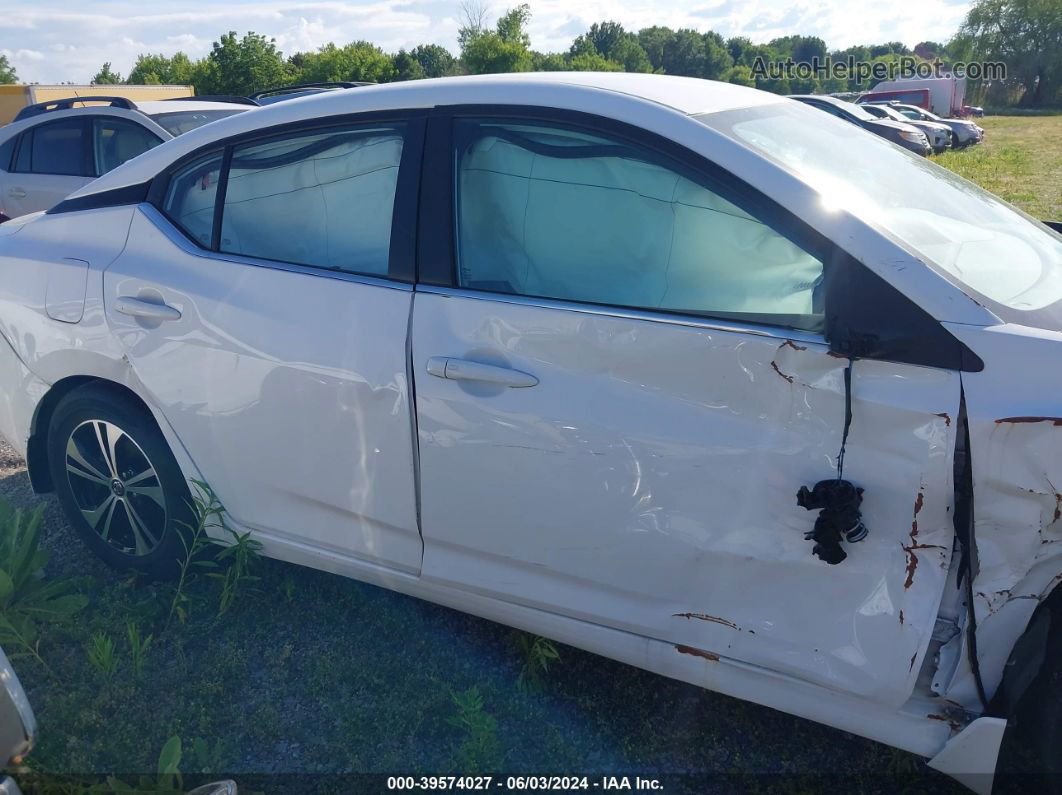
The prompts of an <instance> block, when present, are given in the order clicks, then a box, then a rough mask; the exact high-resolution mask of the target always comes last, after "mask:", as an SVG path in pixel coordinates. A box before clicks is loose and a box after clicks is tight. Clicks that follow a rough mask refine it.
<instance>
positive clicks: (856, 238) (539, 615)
mask: <svg viewBox="0 0 1062 795" xmlns="http://www.w3.org/2000/svg"><path fill="white" fill-rule="evenodd" d="M0 335H2V340H0V433H2V434H3V435H4V436H5V437H7V438H8V439H9V440H10V441H11V442H12V443H13V444H14V445H15V446H16V447H17V449H18V450H20V451H22V452H23V453H24V454H25V455H26V458H27V461H28V465H29V470H30V475H31V478H32V481H33V484H34V486H35V487H36V488H37V489H38V490H39V491H42V492H46V491H55V492H57V494H58V496H59V499H60V501H61V503H62V505H63V507H64V508H65V510H66V512H67V514H68V516H69V518H70V521H71V522H72V523H73V524H74V525H75V526H76V527H77V528H78V530H79V531H80V532H81V534H82V535H83V536H84V539H85V541H86V542H87V544H88V546H89V547H91V548H92V549H93V550H94V551H95V552H97V553H98V554H99V555H101V556H102V557H103V558H105V559H106V560H107V561H109V562H110V563H112V564H114V565H117V566H128V567H139V568H142V569H145V570H148V571H152V572H157V573H164V572H165V571H166V570H167V569H168V568H169V567H170V566H171V565H172V561H173V559H174V557H175V555H176V551H177V549H178V548H179V540H178V533H179V532H180V530H179V526H180V524H179V523H180V521H181V520H183V519H186V518H187V512H188V508H187V501H188V498H189V486H188V482H189V480H191V479H195V480H200V481H204V482H206V483H208V484H209V485H210V487H211V488H212V489H213V491H214V492H215V493H216V494H217V495H218V497H219V498H220V500H221V502H222V503H223V504H224V505H225V507H226V509H227V511H228V514H229V518H230V521H231V523H232V524H233V525H234V526H236V527H237V528H241V529H248V530H251V531H253V533H254V536H255V537H256V538H257V539H258V540H260V541H261V542H262V543H263V544H264V545H265V551H266V553H267V554H270V555H273V556H275V557H278V558H283V559H286V560H290V561H297V562H301V563H305V564H307V565H310V566H315V567H320V568H323V569H327V570H330V571H334V572H340V573H343V574H347V575H349V576H352V577H356V578H358V579H362V580H366V581H369V582H373V583H378V584H380V585H382V586H385V587H388V588H393V589H395V590H398V591H402V592H405V593H409V594H414V595H416V596H420V597H423V598H425V599H429V600H432V601H435V602H440V603H443V604H446V605H450V606H453V607H456V608H458V609H461V610H465V611H468V612H470V613H475V614H477V615H481V616H485V617H487V618H490V619H493V620H496V621H500V622H504V623H506V624H511V625H514V626H517V627H520V628H522V629H525V630H528V631H531V632H535V633H539V634H542V635H546V636H549V637H551V638H555V639H558V640H560V641H563V642H565V643H569V644H572V645H574V646H579V647H582V648H585V649H589V650H591V651H594V652H597V653H600V654H603V655H606V656H609V657H613V658H616V659H618V660H623V661H625V662H628V663H631V664H633V665H637V666H641V667H644V668H648V669H650V670H653V671H657V672H659V673H661V674H664V675H666V676H671V677H675V678H678V679H682V680H685V681H687V682H692V683H695V684H697V685H701V686H704V687H707V688H711V689H713V690H717V691H720V692H723V693H728V694H731V695H734V696H738V697H740V698H745V699H749V700H751V701H755V702H757V703H760V704H765V705H768V706H771V707H775V708H777V709H781V710H785V711H787V712H791V713H794V714H797V715H802V716H805V717H808V718H812V719H814V720H817V721H821V722H822V723H825V724H829V725H831V726H836V727H839V728H841V729H844V730H847V731H850V732H854V733H856V734H860V735H863V736H866V737H870V738H873V739H875V740H879V741H881V742H883V743H887V744H889V745H893V746H896V747H899V748H903V749H906V750H908V751H912V752H915V753H918V754H922V755H924V756H926V757H931V758H932V762H931V764H932V765H933V766H934V767H937V768H939V769H941V770H944V771H946V772H948V773H950V774H952V775H955V776H957V777H959V778H960V779H962V780H964V781H965V782H966V783H967V784H969V785H970V786H972V787H974V788H976V789H979V790H982V791H987V789H989V788H990V787H991V784H992V776H993V770H994V766H995V763H996V756H997V751H998V749H999V746H1000V740H1001V737H1002V733H1003V730H1004V727H1005V726H1006V725H1007V722H1008V720H1013V719H1015V717H1016V716H1018V715H1019V713H1020V716H1021V724H1022V725H1023V726H1024V727H1026V728H1031V729H1032V731H1031V733H1030V735H1029V736H1030V737H1032V738H1034V739H1033V740H1032V741H1033V742H1040V743H1042V752H1043V759H1042V761H1043V764H1044V766H1045V768H1047V769H1051V770H1053V769H1055V768H1057V766H1058V765H1059V758H1058V755H1057V754H1056V753H1055V748H1056V747H1057V745H1056V744H1057V743H1058V742H1059V739H1060V735H1059V726H1060V710H1062V707H1060V706H1059V704H1060V702H1062V689H1060V684H1059V681H1060V680H1059V676H1058V671H1059V670H1060V666H1062V657H1060V655H1059V654H1057V653H1051V654H1048V653H1046V650H1047V649H1048V648H1049V647H1053V648H1056V649H1057V648H1058V645H1059V641H1060V638H1062V626H1060V625H1059V620H1058V619H1057V618H1055V616H1057V615H1058V614H1057V613H1056V612H1054V610H1055V609H1056V608H1057V607H1058V606H1059V599H1058V598H1056V595H1055V592H1054V588H1055V586H1056V584H1057V583H1058V582H1059V581H1060V579H1062V521H1060V516H1062V372H1060V371H1059V370H1057V369H1055V367H1054V366H1053V365H1052V364H1051V362H1052V361H1054V358H1058V357H1059V352H1060V351H1062V237H1060V236H1059V235H1058V234H1057V233H1055V232H1053V231H1051V230H1050V229H1049V228H1048V227H1046V226H1044V225H1042V224H1040V223H1039V222H1037V221H1034V220H1033V219H1031V218H1028V217H1026V216H1024V215H1023V214H1021V213H1020V212H1018V211H1017V210H1015V209H1014V208H1012V207H1010V206H1009V205H1007V204H1006V203H1004V202H1002V201H1001V200H999V199H997V198H996V197H994V196H992V195H990V194H988V193H985V192H984V191H982V190H980V189H979V188H977V187H975V186H974V185H972V184H970V183H968V182H965V181H963V180H962V179H959V178H958V177H956V176H954V175H953V174H951V173H950V172H947V171H945V170H943V169H941V168H939V167H937V166H936V165H934V164H932V163H928V162H926V161H925V160H924V159H922V158H919V157H916V156H913V155H911V154H909V153H907V152H905V151H903V150H902V149H900V148H898V147H896V146H893V145H892V144H890V143H887V142H885V141H883V140H881V139H879V138H877V137H875V136H872V135H870V134H867V133H866V132H864V131H862V130H860V129H858V128H856V127H853V126H852V125H849V124H847V123H845V122H843V121H840V120H838V119H834V118H832V117H830V116H829V115H827V114H823V113H820V112H819V111H816V110H815V109H813V108H808V107H805V106H803V105H801V104H800V103H797V102H793V101H790V100H787V99H782V98H779V97H777V96H774V95H771V94H766V93H761V92H758V91H755V90H751V89H746V88H741V87H737V86H733V85H728V84H720V83H713V82H709V81H703V80H693V79H686V78H673V77H662V76H653V75H634V74H593V73H586V74H544V75H508V76H492V77H482V78H451V79H444V80H422V81H414V82H409V83H402V84H397V85H387V86H372V87H363V88H356V89H350V90H345V91H337V92H330V93H327V94H322V95H319V96H315V97H309V98H306V99H300V100H295V101H292V102H284V103H279V104H277V105H274V106H271V107H269V108H265V109H262V110H260V111H256V112H255V113H248V114H241V115H238V116H233V117H231V118H228V119H224V120H222V121H219V122H216V123H214V124H211V125H209V126H207V127H203V128H201V129H199V130H195V131H192V132H189V133H187V134H186V135H183V136H181V137H180V138H178V139H176V140H173V141H170V142H167V143H165V144H163V145H161V146H159V147H157V148H155V149H152V150H151V151H149V152H147V153H146V154H144V155H142V156H140V157H137V158H135V159H134V160H132V161H130V162H128V163H126V164H125V165H123V166H121V167H119V168H117V169H116V170H114V171H113V172H111V173H109V174H107V175H105V176H103V177H101V178H100V179H98V180H96V181H95V182H93V183H91V184H90V185H88V186H87V187H85V188H83V189H82V190H80V191H79V192H77V193H76V194H74V195H73V196H72V197H70V198H68V199H67V200H65V201H63V202H62V203H61V204H59V205H58V206H56V207H55V208H53V209H52V210H50V211H49V212H48V213H47V214H44V215H37V216H31V217H27V218H25V219H18V220H16V221H13V222H10V223H6V224H4V225H2V226H0ZM1052 357H1054V358H1052Z"/></svg>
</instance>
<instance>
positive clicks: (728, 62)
mask: <svg viewBox="0 0 1062 795" xmlns="http://www.w3.org/2000/svg"><path fill="white" fill-rule="evenodd" d="M733 65H734V59H733V57H731V55H730V50H728V49H727V47H726V41H725V40H724V39H723V37H722V36H720V35H719V34H718V33H715V32H713V31H708V32H707V33H705V34H704V66H703V67H702V71H701V75H700V76H701V77H707V78H708V79H709V80H721V79H723V77H722V75H723V73H724V72H726V71H728V70H729V69H730V67H731V66H733Z"/></svg>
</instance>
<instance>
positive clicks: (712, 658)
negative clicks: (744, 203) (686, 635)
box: [675, 643, 719, 662]
mask: <svg viewBox="0 0 1062 795" xmlns="http://www.w3.org/2000/svg"><path fill="white" fill-rule="evenodd" d="M675 651H677V652H678V653H679V654H692V655H693V656H694V657H703V658H704V659H705V660H708V661H709V662H719V655H718V654H713V653H712V652H710V651H705V650H704V649H695V648H694V647H693V646H683V645H682V644H681V643H680V644H677V645H676V646H675Z"/></svg>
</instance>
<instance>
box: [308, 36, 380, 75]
mask: <svg viewBox="0 0 1062 795" xmlns="http://www.w3.org/2000/svg"><path fill="white" fill-rule="evenodd" d="M298 56H299V57H298V59H296V58H294V57H293V58H292V63H293V64H297V65H298V68H299V71H298V72H297V74H296V77H295V79H296V80H297V81H298V82H300V83H330V82H339V81H343V80H355V81H358V80H364V81H368V82H371V83H386V82H388V81H390V80H394V79H395V77H396V75H397V71H396V68H395V62H394V60H393V59H392V58H391V57H390V56H388V55H387V53H385V52H384V51H383V50H381V49H380V48H379V47H377V46H376V45H374V44H370V43H369V42H367V41H355V42H352V43H351V44H347V45H345V46H343V47H337V46H336V45H335V44H332V43H328V44H326V45H325V46H323V47H321V48H320V49H319V50H318V51H317V52H306V53H298Z"/></svg>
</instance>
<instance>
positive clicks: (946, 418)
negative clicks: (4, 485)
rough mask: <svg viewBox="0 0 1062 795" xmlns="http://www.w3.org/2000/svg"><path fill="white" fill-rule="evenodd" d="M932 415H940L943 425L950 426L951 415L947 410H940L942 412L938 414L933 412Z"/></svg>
mask: <svg viewBox="0 0 1062 795" xmlns="http://www.w3.org/2000/svg"><path fill="white" fill-rule="evenodd" d="M933 416H934V417H941V418H943V420H944V426H945V427H946V428H950V427H951V415H949V414H948V412H946V411H942V412H940V413H939V414H934V415H933Z"/></svg>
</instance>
